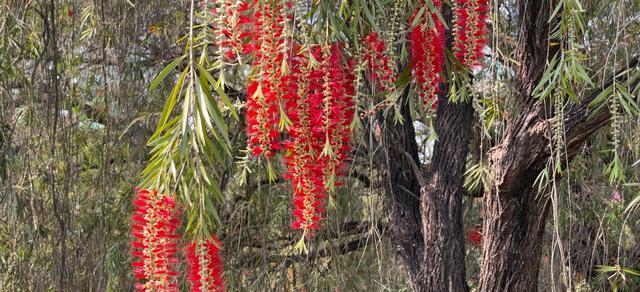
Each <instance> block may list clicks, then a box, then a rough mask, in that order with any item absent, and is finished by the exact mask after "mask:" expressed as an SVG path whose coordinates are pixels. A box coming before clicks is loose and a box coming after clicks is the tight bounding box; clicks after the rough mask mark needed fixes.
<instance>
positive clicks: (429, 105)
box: [409, 0, 445, 110]
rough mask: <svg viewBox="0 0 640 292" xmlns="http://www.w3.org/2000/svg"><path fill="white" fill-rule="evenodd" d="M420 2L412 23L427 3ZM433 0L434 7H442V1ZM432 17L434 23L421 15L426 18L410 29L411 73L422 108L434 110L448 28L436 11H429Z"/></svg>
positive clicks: (439, 8) (412, 17) (438, 90)
mask: <svg viewBox="0 0 640 292" xmlns="http://www.w3.org/2000/svg"><path fill="white" fill-rule="evenodd" d="M421 3H422V5H421V6H419V7H418V8H416V11H414V13H413V16H411V20H410V21H409V23H413V22H414V19H415V17H418V12H419V11H420V9H422V8H424V6H426V5H427V4H426V3H425V2H424V0H423V1H422V2H421ZM432 3H433V7H434V8H435V9H437V10H439V11H440V10H441V9H442V1H441V0H433V1H432ZM425 9H429V8H425ZM429 16H430V17H431V19H432V20H433V22H430V21H429V20H428V17H425V16H422V17H423V18H424V19H423V21H421V22H419V23H418V24H417V25H416V26H415V27H414V28H413V29H412V30H411V31H410V32H409V45H410V53H411V55H410V63H411V66H412V70H411V74H412V76H413V80H414V82H415V84H416V89H417V92H418V95H419V97H420V100H421V101H422V104H423V107H424V108H425V109H427V110H430V109H434V108H435V106H436V105H437V100H438V93H439V92H440V83H441V82H442V76H441V74H442V69H443V67H444V39H445V28H444V25H443V24H442V22H441V21H440V18H439V17H438V16H437V15H436V14H435V13H434V12H430V14H429ZM431 23H432V24H431Z"/></svg>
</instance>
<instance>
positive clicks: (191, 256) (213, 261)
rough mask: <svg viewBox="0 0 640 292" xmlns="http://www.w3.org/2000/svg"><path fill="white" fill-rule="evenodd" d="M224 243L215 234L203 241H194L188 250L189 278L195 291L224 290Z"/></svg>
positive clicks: (213, 291) (217, 291) (211, 291)
mask: <svg viewBox="0 0 640 292" xmlns="http://www.w3.org/2000/svg"><path fill="white" fill-rule="evenodd" d="M221 250H222V243H221V242H220V240H218V238H217V237H216V236H215V235H214V236H213V238H211V239H207V240H204V241H202V242H192V243H191V244H189V246H188V247H187V250H186V255H187V262H188V264H189V268H188V272H187V279H188V280H189V284H190V288H191V291H193V292H205V291H207V292H224V291H226V289H225V286H224V278H223V276H222V274H223V265H222V256H221Z"/></svg>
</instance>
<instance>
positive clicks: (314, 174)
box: [285, 45, 355, 236]
mask: <svg viewBox="0 0 640 292" xmlns="http://www.w3.org/2000/svg"><path fill="white" fill-rule="evenodd" d="M298 57H299V58H300V59H302V60H303V61H300V62H292V73H293V75H294V76H300V77H299V78H296V79H297V80H298V81H300V82H299V84H300V86H297V87H296V88H295V89H297V92H298V93H297V94H296V95H291V96H290V97H293V98H288V99H287V109H288V115H289V117H290V119H291V122H292V125H291V127H290V128H289V131H288V133H289V137H290V139H289V141H287V142H286V147H287V155H286V157H285V158H286V162H285V164H286V165H287V167H288V171H287V173H286V174H285V178H286V179H288V180H290V181H291V182H292V184H293V192H294V198H293V207H294V211H293V215H294V217H295V219H294V221H293V223H292V224H291V227H292V228H293V229H301V230H303V231H304V232H305V234H306V235H308V236H311V235H312V234H313V230H317V229H320V227H321V221H322V214H323V213H324V206H325V200H326V196H327V192H328V191H330V189H331V188H332V185H333V184H334V181H335V176H336V175H339V174H340V173H341V171H342V168H343V167H344V162H345V160H346V159H347V157H348V152H349V150H350V148H349V141H350V131H349V123H350V122H351V119H353V104H352V103H353V100H352V96H353V94H354V88H353V80H354V78H355V77H354V76H353V74H352V73H351V66H353V65H352V64H351V65H349V64H345V60H344V57H343V55H342V52H341V48H340V46H338V45H333V46H331V47H327V48H325V49H323V50H322V49H320V48H318V47H313V48H311V49H310V56H309V58H313V59H314V60H315V61H319V62H320V65H319V66H318V65H315V66H311V67H307V60H305V59H304V58H302V56H298ZM293 83H294V84H296V83H298V82H293ZM292 90H293V88H292Z"/></svg>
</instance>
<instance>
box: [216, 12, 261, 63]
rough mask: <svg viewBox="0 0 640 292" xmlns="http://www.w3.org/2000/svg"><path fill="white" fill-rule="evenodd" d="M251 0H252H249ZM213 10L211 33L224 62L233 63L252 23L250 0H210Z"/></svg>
mask: <svg viewBox="0 0 640 292" xmlns="http://www.w3.org/2000/svg"><path fill="white" fill-rule="evenodd" d="M248 1H251V0H248ZM205 3H206V4H207V5H208V6H209V11H211V16H212V17H211V27H212V30H211V34H212V35H213V37H214V41H215V45H216V47H217V48H218V53H219V54H220V55H221V56H222V57H223V58H221V60H222V61H224V62H229V63H232V62H233V61H234V60H235V59H237V58H238V56H240V52H241V51H242V47H243V39H245V38H246V37H248V33H247V30H248V29H249V28H250V25H251V15H249V14H248V13H247V11H248V10H249V2H245V1H243V0H217V1H216V0H208V1H206V2H205Z"/></svg>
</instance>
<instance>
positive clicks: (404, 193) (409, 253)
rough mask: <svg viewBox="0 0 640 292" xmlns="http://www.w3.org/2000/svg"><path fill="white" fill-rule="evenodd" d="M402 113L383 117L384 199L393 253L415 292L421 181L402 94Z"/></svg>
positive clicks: (421, 247)
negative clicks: (399, 120) (398, 117)
mask: <svg viewBox="0 0 640 292" xmlns="http://www.w3.org/2000/svg"><path fill="white" fill-rule="evenodd" d="M400 102H401V104H402V105H401V113H402V115H403V117H404V120H405V122H404V123H402V124H400V123H395V122H394V121H393V117H390V116H389V117H386V118H385V119H383V120H382V121H383V123H384V125H385V126H384V127H383V129H382V132H383V133H382V134H383V136H382V141H381V145H382V147H383V153H382V155H383V157H382V160H383V161H384V163H383V165H382V168H383V170H384V175H385V199H386V205H387V207H388V208H390V216H391V218H390V220H391V222H390V225H389V232H390V233H391V239H392V242H393V244H394V246H395V249H396V252H397V253H398V255H399V257H400V259H401V260H402V262H403V266H404V268H405V271H406V273H407V275H408V276H409V282H410V284H411V286H412V288H413V289H414V290H415V291H422V290H421V289H420V287H423V286H424V285H423V284H422V283H421V276H420V275H421V267H422V259H423V258H424V242H423V238H422V230H421V228H422V218H421V217H420V184H419V182H418V177H417V176H416V172H415V171H414V170H413V169H412V168H411V165H412V164H418V165H419V164H420V161H419V159H418V145H417V143H416V140H415V130H414V128H413V124H412V123H411V115H410V113H409V107H408V104H407V100H406V94H404V95H403V97H402V100H401V101H400Z"/></svg>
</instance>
